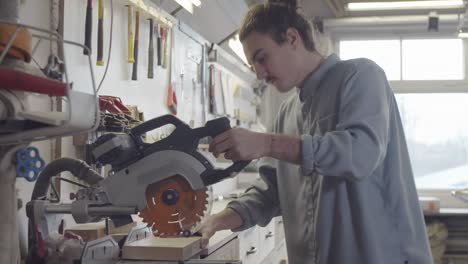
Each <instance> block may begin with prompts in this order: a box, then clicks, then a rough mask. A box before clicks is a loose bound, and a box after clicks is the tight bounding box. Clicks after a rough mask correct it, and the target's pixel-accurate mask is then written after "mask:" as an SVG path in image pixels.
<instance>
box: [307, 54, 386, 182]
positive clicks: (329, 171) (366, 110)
mask: <svg viewBox="0 0 468 264" xmlns="http://www.w3.org/2000/svg"><path fill="white" fill-rule="evenodd" d="M389 89H390V88H389V87H388V82H387V79H386V77H385V73H384V72H383V70H382V69H381V68H380V67H378V66H377V65H376V64H375V63H372V62H368V63H365V65H364V66H362V67H360V68H358V69H357V70H356V71H355V72H354V73H353V74H351V75H350V77H349V78H348V79H347V81H346V82H345V84H344V87H343V89H342V90H341V91H340V93H339V95H338V96H340V98H339V99H340V105H339V118H338V123H337V125H336V129H335V130H333V131H330V132H326V133H324V134H323V135H302V157H303V164H302V170H303V173H304V175H311V174H312V173H313V172H314V171H315V172H317V173H319V174H321V175H324V176H339V177H346V178H349V179H353V180H359V179H363V178H365V177H367V176H369V175H371V174H372V173H373V172H374V170H375V169H376V168H377V167H378V166H379V164H380V163H381V162H382V161H383V159H384V157H385V153H386V150H387V144H388V138H389V135H388V134H389V123H390V121H389V119H390V117H389V116H390V113H389V112H390V107H391V106H390V102H391V100H390V98H389V96H390V95H391V92H390V91H389Z"/></svg>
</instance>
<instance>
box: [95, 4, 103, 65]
mask: <svg viewBox="0 0 468 264" xmlns="http://www.w3.org/2000/svg"><path fill="white" fill-rule="evenodd" d="M97 46H98V47H97V48H98V50H97V61H96V65H97V66H104V59H103V50H104V0H99V9H98V43H97Z"/></svg>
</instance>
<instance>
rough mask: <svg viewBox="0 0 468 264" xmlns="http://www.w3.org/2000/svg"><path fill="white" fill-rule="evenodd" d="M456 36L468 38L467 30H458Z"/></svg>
mask: <svg viewBox="0 0 468 264" xmlns="http://www.w3.org/2000/svg"><path fill="white" fill-rule="evenodd" d="M458 37H459V38H468V32H467V31H462V30H460V31H459V32H458Z"/></svg>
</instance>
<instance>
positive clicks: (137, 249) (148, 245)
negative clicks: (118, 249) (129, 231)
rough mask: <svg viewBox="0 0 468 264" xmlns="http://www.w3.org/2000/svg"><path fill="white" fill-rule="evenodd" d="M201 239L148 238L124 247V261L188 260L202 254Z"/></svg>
mask: <svg viewBox="0 0 468 264" xmlns="http://www.w3.org/2000/svg"><path fill="white" fill-rule="evenodd" d="M200 239H201V238H200V237H177V238H160V237H148V238H145V239H141V240H138V241H135V242H133V243H130V244H127V245H124V247H123V250H122V258H123V259H133V260H187V259H189V258H191V257H193V256H195V255H197V254H199V253H200V251H201V249H200Z"/></svg>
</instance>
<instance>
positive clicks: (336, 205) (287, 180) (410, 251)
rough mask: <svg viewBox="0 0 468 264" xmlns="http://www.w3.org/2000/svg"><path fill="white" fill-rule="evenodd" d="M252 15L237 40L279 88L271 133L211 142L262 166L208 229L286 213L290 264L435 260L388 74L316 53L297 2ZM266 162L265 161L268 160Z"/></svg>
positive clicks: (238, 132)
mask: <svg viewBox="0 0 468 264" xmlns="http://www.w3.org/2000/svg"><path fill="white" fill-rule="evenodd" d="M275 2H279V3H268V4H264V5H257V6H255V7H253V8H252V9H251V10H250V11H249V13H248V14H247V16H246V18H245V20H244V23H243V26H242V27H241V30H240V39H241V41H242V44H243V46H244V50H245V53H246V56H247V58H248V59H249V60H250V63H251V64H252V65H253V67H254V68H255V71H256V73H257V77H258V78H259V79H265V80H266V81H267V82H268V83H270V84H272V85H273V86H275V87H276V88H277V89H278V90H279V91H282V92H286V91H289V90H291V89H294V88H295V87H297V93H296V94H294V95H293V96H292V97H290V98H289V99H287V100H286V101H285V102H284V103H283V104H282V106H281V108H280V111H279V113H278V116H277V120H276V124H275V126H274V132H275V134H263V133H256V132H251V131H248V130H245V129H241V128H233V129H231V130H229V131H227V132H225V133H223V134H221V135H219V136H218V137H216V138H215V139H214V140H213V142H212V144H211V145H210V151H212V152H213V153H214V155H219V154H220V153H224V154H225V157H226V158H228V159H232V160H233V161H237V160H252V159H258V158H270V161H266V162H264V163H263V164H264V166H261V167H260V173H261V176H262V178H263V179H264V181H265V182H266V184H267V186H268V188H260V187H252V188H250V189H248V190H247V191H246V193H245V194H244V195H243V196H242V197H241V198H239V199H238V200H236V201H233V202H231V203H230V204H229V205H228V206H227V208H226V209H225V210H224V211H222V212H220V213H219V214H216V215H213V216H211V217H210V218H209V219H208V220H207V222H206V223H205V225H204V226H203V227H202V228H201V230H200V232H201V233H202V236H203V243H205V245H206V243H207V240H208V239H209V237H211V236H212V235H213V234H214V233H215V232H216V231H218V230H222V229H232V230H234V231H239V230H244V229H246V228H249V227H251V226H253V225H255V224H258V225H260V226H265V225H266V224H268V222H269V221H270V220H271V219H272V218H273V217H275V216H278V215H282V217H283V220H284V228H285V237H286V244H287V249H288V256H289V260H290V263H293V264H296V263H297V264H302V263H320V264H332V263H333V264H335V263H336V264H386V263H389V264H390V263H392V264H426V263H432V258H431V253H430V250H429V246H428V240H427V236H426V231H425V225H424V221H423V215H422V211H421V209H420V207H419V203H418V196H417V192H416V188H415V183H414V179H413V174H412V170H411V164H410V159H409V156H408V151H407V147H406V142H405V137H404V133H403V128H402V124H401V121H400V117H399V114H398V109H397V105H396V102H395V99H394V95H393V93H392V90H391V89H390V87H389V84H388V82H387V79H386V77H385V73H384V72H383V70H382V69H381V68H380V67H379V66H377V65H376V64H375V63H373V62H372V61H370V60H367V59H356V60H349V61H341V60H340V59H339V58H338V57H337V56H336V55H331V56H329V57H327V58H323V57H322V56H321V55H320V54H319V53H317V52H316V51H315V48H314V43H313V41H312V37H311V29H310V27H309V25H308V23H307V21H306V20H305V19H304V18H303V17H302V16H301V15H300V14H298V13H297V11H296V4H295V3H294V2H295V1H291V2H289V1H288V3H286V4H284V3H281V1H275ZM264 160H265V159H264Z"/></svg>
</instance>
